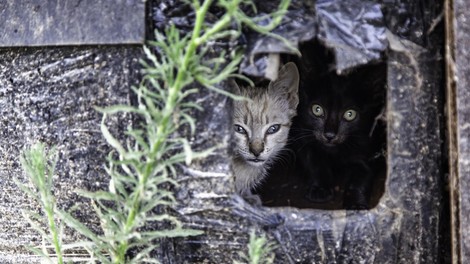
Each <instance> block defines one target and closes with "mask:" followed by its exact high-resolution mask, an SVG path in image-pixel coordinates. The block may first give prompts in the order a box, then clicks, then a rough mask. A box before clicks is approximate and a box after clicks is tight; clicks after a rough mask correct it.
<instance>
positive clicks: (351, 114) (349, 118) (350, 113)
mask: <svg viewBox="0 0 470 264" xmlns="http://www.w3.org/2000/svg"><path fill="white" fill-rule="evenodd" d="M356 116H357V112H356V111H354V110H352V109H351V110H348V111H346V112H344V115H343V117H344V119H346V121H353V120H354V119H356Z"/></svg>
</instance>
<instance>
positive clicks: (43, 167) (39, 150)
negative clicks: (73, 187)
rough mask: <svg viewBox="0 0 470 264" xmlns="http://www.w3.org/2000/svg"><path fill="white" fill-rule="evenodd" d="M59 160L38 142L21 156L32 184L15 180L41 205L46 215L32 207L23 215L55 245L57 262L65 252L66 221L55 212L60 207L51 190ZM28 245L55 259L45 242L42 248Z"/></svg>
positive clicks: (60, 260) (52, 152)
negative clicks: (63, 243) (63, 242)
mask: <svg viewBox="0 0 470 264" xmlns="http://www.w3.org/2000/svg"><path fill="white" fill-rule="evenodd" d="M56 161H57V156H56V155H55V152H54V151H53V150H52V151H50V152H49V153H46V151H45V147H44V144H36V145H34V146H32V147H31V148H30V149H28V150H26V151H25V152H24V153H23V155H22V156H21V165H22V167H23V169H24V170H25V172H26V173H27V175H28V176H29V177H28V179H29V183H30V184H29V185H30V186H32V187H28V185H26V184H23V183H21V182H19V181H18V180H17V179H14V180H15V182H16V184H17V185H18V186H19V187H20V188H21V190H22V191H23V192H25V193H26V194H28V196H29V197H31V198H32V199H33V200H35V201H36V202H37V203H39V205H40V206H41V209H42V213H43V214H44V216H45V218H44V217H43V216H42V215H40V214H38V213H36V212H32V211H24V212H23V215H24V217H25V219H27V221H28V222H29V223H30V224H31V226H32V227H33V228H34V229H35V230H36V231H38V232H39V233H40V234H41V235H42V237H43V239H44V240H45V241H44V242H47V243H49V244H51V245H53V250H54V251H55V257H56V258H57V263H60V264H62V263H63V252H62V235H61V234H62V230H63V229H62V228H63V225H62V222H60V221H58V219H57V217H56V216H55V212H56V210H57V207H56V201H55V198H54V195H53V193H52V187H53V186H52V182H53V181H52V178H53V175H54V169H55V164H56ZM44 226H47V228H44ZM44 230H47V231H44ZM28 248H29V249H30V250H31V251H32V252H34V253H35V254H38V255H39V256H42V257H44V258H45V259H47V260H48V261H49V262H51V263H52V261H53V260H52V256H51V254H50V253H49V251H48V249H47V248H46V246H45V245H44V246H43V247H42V248H41V249H39V248H35V247H28Z"/></svg>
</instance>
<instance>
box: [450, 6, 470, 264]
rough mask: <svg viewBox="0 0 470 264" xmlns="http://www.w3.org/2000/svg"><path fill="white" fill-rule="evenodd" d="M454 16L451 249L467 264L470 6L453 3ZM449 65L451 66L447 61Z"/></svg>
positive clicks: (469, 244)
mask: <svg viewBox="0 0 470 264" xmlns="http://www.w3.org/2000/svg"><path fill="white" fill-rule="evenodd" d="M453 3H454V6H453V10H449V11H450V12H452V13H453V17H454V21H451V22H453V26H454V32H453V34H454V36H453V37H454V39H453V41H452V42H451V44H450V45H452V48H454V49H455V50H454V56H455V57H454V58H453V59H454V61H455V65H453V66H455V67H453V69H454V70H455V74H456V76H455V79H454V81H455V89H456V93H455V96H456V103H457V109H456V110H457V120H456V121H457V124H456V132H457V138H456V139H457V150H458V154H457V155H456V156H454V158H458V160H453V161H452V163H454V162H455V165H456V166H457V170H458V174H457V175H454V176H455V177H458V178H457V179H454V182H455V183H456V185H454V186H452V187H453V188H455V189H454V193H455V194H456V196H455V199H456V201H453V202H454V204H453V205H454V206H457V208H453V209H454V210H456V214H455V215H454V217H455V218H456V222H455V224H456V226H454V227H453V228H454V229H455V231H456V237H454V239H456V240H457V241H454V246H456V247H457V252H455V253H456V254H458V256H455V259H456V261H459V263H468V262H469V261H470V226H469V225H468V223H469V221H470V202H469V201H470V191H469V190H470V166H469V165H470V142H469V140H470V90H469V86H470V81H469V77H468V73H469V72H470V53H469V49H468V47H469V45H470V34H469V32H470V24H469V23H468V14H469V12H470V3H469V2H467V1H463V0H457V1H454V2H453ZM449 63H452V62H451V61H449Z"/></svg>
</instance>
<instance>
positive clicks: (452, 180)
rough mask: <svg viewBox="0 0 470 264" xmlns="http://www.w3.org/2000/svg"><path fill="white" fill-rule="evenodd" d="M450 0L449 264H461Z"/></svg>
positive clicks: (447, 73)
mask: <svg viewBox="0 0 470 264" xmlns="http://www.w3.org/2000/svg"><path fill="white" fill-rule="evenodd" d="M453 4H454V3H453V0H446V1H445V3H444V5H445V7H444V9H445V60H446V63H445V64H446V66H445V76H446V77H445V78H446V106H445V110H446V111H445V112H446V115H447V116H446V118H447V130H446V133H447V144H448V147H449V148H448V151H449V153H448V159H449V161H448V162H449V194H450V211H451V238H452V242H451V244H452V245H451V250H452V252H451V253H452V255H451V257H452V263H454V264H457V263H462V255H461V253H462V251H461V246H462V245H461V241H460V202H459V201H460V197H459V166H458V165H459V164H458V160H459V159H458V158H459V145H458V118H457V114H458V113H457V98H456V96H457V91H456V89H457V87H456V82H455V76H456V75H455V74H456V71H455V46H454V44H455V38H454V30H455V29H454V23H455V18H454V9H453Z"/></svg>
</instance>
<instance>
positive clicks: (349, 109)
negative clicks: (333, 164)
mask: <svg viewBox="0 0 470 264" xmlns="http://www.w3.org/2000/svg"><path fill="white" fill-rule="evenodd" d="M360 90H361V89H357V88H355V87H354V86H353V84H351V81H348V80H347V79H345V78H338V77H337V76H335V78H330V77H329V76H325V77H324V78H322V79H321V80H319V81H318V82H317V83H316V85H314V86H311V87H308V88H307V89H304V93H303V94H302V97H301V106H300V109H299V115H300V120H301V129H302V133H301V136H302V137H303V138H304V139H307V138H310V140H313V141H315V142H317V143H320V144H321V145H323V146H324V147H327V148H334V147H337V146H340V145H354V144H355V143H357V141H359V140H360V139H361V138H362V137H364V136H367V134H368V132H367V130H368V129H370V124H368V123H371V121H370V114H369V113H368V112H367V111H368V109H367V105H366V103H367V102H366V101H367V98H366V95H364V94H363V93H362V92H361V91H360ZM309 134H310V135H309Z"/></svg>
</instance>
